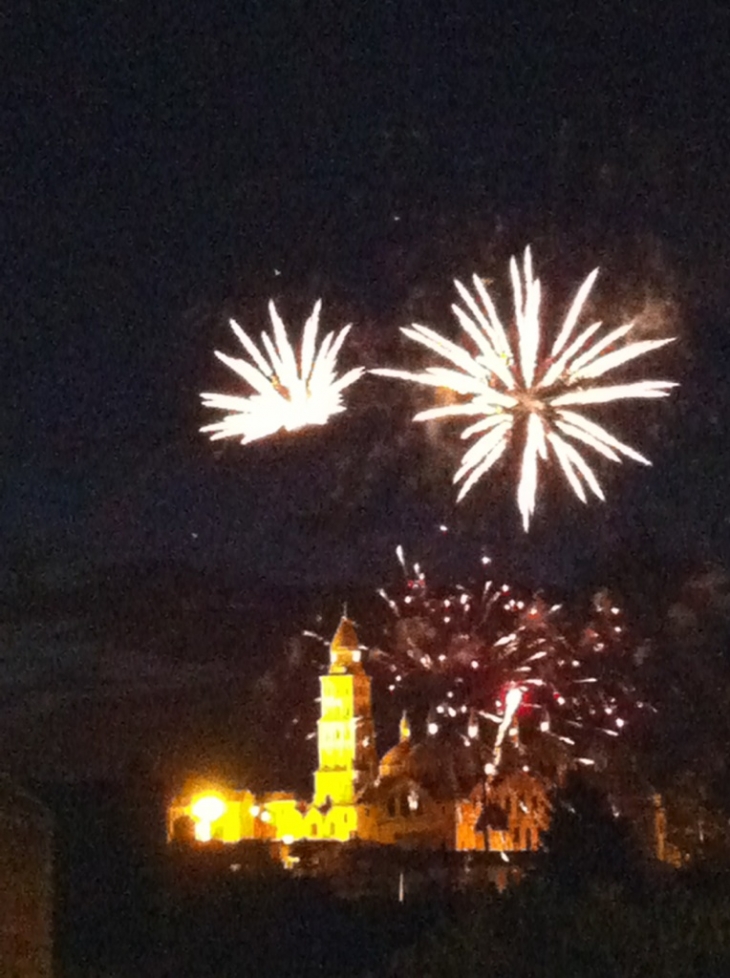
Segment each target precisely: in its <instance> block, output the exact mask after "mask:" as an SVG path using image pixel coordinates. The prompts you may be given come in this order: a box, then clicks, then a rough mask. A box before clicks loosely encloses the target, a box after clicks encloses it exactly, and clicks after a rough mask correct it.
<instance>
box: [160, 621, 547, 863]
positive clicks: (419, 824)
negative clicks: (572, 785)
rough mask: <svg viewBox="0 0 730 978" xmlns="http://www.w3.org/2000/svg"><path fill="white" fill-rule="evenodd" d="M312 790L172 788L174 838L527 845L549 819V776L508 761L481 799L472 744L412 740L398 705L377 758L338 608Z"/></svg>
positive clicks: (357, 658)
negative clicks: (396, 724)
mask: <svg viewBox="0 0 730 978" xmlns="http://www.w3.org/2000/svg"><path fill="white" fill-rule="evenodd" d="M320 686H321V711H320V717H319V721H318V725H317V744H318V764H317V769H316V771H315V772H314V794H313V797H312V799H311V800H305V799H301V798H299V797H297V796H296V795H294V794H289V793H286V792H269V793H266V794H254V793H253V792H252V791H249V790H247V789H243V790H237V791H230V790H223V789H216V790H214V789H210V790H207V789H206V790H202V791H197V792H195V793H191V794H186V795H183V796H180V797H178V798H176V799H175V800H174V801H173V803H172V805H171V806H170V808H169V810H168V839H169V840H170V841H171V842H181V843H184V842H198V843H205V842H209V841H217V842H220V843H236V842H241V841H243V840H260V841H268V842H281V843H284V844H286V845H289V844H292V843H294V842H298V841H301V840H309V841H313V842H324V841H330V842H349V841H353V840H360V841H362V842H368V843H374V844H380V845H398V846H403V847H408V848H423V849H439V850H446V851H485V850H486V851H498V852H503V853H507V852H523V851H532V850H535V849H537V848H538V847H539V845H540V836H541V833H542V832H544V831H545V830H546V829H547V828H548V825H549V821H550V805H549V801H548V787H549V786H548V785H547V784H546V783H544V782H543V780H542V779H541V778H539V777H537V776H536V775H533V774H528V773H526V772H524V771H522V770H515V771H512V772H510V773H508V774H505V775H504V776H502V777H501V778H500V779H499V780H497V781H495V782H494V784H493V785H492V787H491V790H490V792H489V799H488V804H485V802H484V776H483V767H482V764H481V762H480V761H479V755H478V750H476V749H475V748H473V749H472V750H471V751H470V750H468V749H467V748H464V749H463V750H454V747H453V745H450V746H448V745H447V746H443V745H439V744H438V743H437V741H436V740H435V739H434V738H429V742H428V743H424V744H414V742H413V740H412V737H411V729H410V724H409V722H408V719H407V717H405V716H404V717H403V719H402V720H401V724H400V737H399V741H398V743H397V744H395V746H393V747H392V748H391V749H390V750H389V751H388V752H387V753H386V754H385V755H384V756H383V757H382V758H381V759H380V761H378V756H377V751H376V745H375V728H374V723H373V712H372V702H371V681H370V677H369V676H368V674H367V673H366V671H365V668H364V666H363V663H362V656H361V650H360V646H359V642H358V638H357V634H356V632H355V628H354V626H353V624H352V622H351V621H349V620H348V619H347V618H343V619H342V620H341V622H340V625H339V627H338V629H337V632H336V634H335V636H334V638H333V639H332V643H331V645H330V664H329V670H328V672H327V673H326V674H325V675H323V676H322V677H321V678H320Z"/></svg>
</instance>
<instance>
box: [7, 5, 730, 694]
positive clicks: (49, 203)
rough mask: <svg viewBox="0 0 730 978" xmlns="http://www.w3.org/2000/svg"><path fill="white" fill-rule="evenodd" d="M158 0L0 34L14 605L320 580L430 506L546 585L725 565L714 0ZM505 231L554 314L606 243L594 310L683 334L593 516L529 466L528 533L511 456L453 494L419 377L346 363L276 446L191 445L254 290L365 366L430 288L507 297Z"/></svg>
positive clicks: (428, 538) (723, 41)
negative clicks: (533, 0) (218, 356)
mask: <svg viewBox="0 0 730 978" xmlns="http://www.w3.org/2000/svg"><path fill="white" fill-rule="evenodd" d="M153 6H154V10H153V9H151V6H150V5H148V4H141V3H140V4H134V3H128V2H119V3H116V4H108V5H99V4H92V3H88V4H84V3H79V2H74V3H65V4H64V3H56V4H52V5H50V6H48V8H47V9H46V10H45V11H44V12H43V16H42V17H41V16H40V12H39V11H38V10H34V11H33V10H31V9H30V8H29V7H27V8H26V10H25V12H21V13H19V14H17V16H15V17H12V16H10V15H8V14H6V15H4V18H3V24H2V35H3V48H4V52H5V53H4V63H5V67H6V72H5V74H6V81H5V83H4V85H3V88H4V94H3V98H2V117H1V119H0V125H1V131H2V133H3V135H4V140H3V149H4V152H3V154H2V156H3V162H2V168H1V177H2V186H3V212H4V221H3V225H4V247H3V254H4V260H3V264H2V268H1V269H0V283H1V289H2V295H3V297H4V303H3V306H4V322H5V329H4V333H3V336H4V342H3V349H2V354H1V355H0V373H1V377H0V381H1V384H2V392H3V396H2V398H1V399H0V405H1V408H2V414H1V415H0V421H1V422H2V424H1V425H0V451H1V453H2V473H3V481H2V496H1V497H0V543H1V544H2V546H3V550H4V552H5V554H6V555H7V559H6V561H5V562H4V563H5V566H4V568H3V570H2V572H1V573H2V577H3V579H2V580H0V584H2V589H3V590H4V593H5V605H6V607H7V608H10V609H12V613H11V614H10V617H11V618H12V617H13V615H15V617H16V618H17V617H18V616H20V617H22V615H23V613H24V609H27V607H28V603H27V600H26V597H27V595H26V594H25V592H24V590H23V588H24V586H25V584H27V583H28V581H32V582H33V583H34V586H35V587H36V588H41V589H45V590H51V591H52V590H54V589H56V590H59V591H63V592H64V593H67V592H68V591H69V589H71V588H72V587H73V586H75V584H76V583H77V582H85V585H84V586H88V582H89V581H92V582H93V581H94V580H95V579H101V578H102V577H104V576H105V575H106V576H107V578H109V575H111V578H113V580H115V581H119V580H124V573H125V568H126V569H128V575H129V579H133V578H135V577H136V576H137V575H139V574H140V573H141V572H140V568H142V567H145V566H147V567H149V566H152V565H154V566H159V565H164V566H166V567H169V566H180V565H185V566H187V567H193V568H197V569H198V570H200V571H205V572H206V573H207V574H209V575H210V576H211V579H216V580H219V581H223V580H225V582H226V583H227V585H230V586H231V587H234V588H235V586H237V585H238V586H241V587H242V586H243V585H242V584H241V582H243V581H247V582H252V581H253V582H255V581H256V579H260V580H266V581H268V582H270V584H272V585H274V584H275V585H286V586H290V587H297V586H299V587H312V586H317V585H319V584H322V583H324V584H326V585H327V586H328V587H329V588H330V589H334V590H336V589H337V588H338V587H339V588H340V589H341V591H342V596H343V598H345V597H347V593H346V592H347V589H348V587H352V586H363V587H372V586H373V584H374V583H376V582H379V581H381V580H382V578H383V575H384V574H386V573H388V571H389V570H390V568H391V567H392V565H393V563H394V561H393V551H394V548H395V546H396V544H397V543H399V542H401V541H405V542H406V543H407V544H408V546H409V549H410V550H411V552H413V554H414V556H418V555H420V554H423V553H429V552H430V551H431V550H432V549H433V547H434V537H435V533H434V530H435V527H436V526H438V524H439V523H441V522H442V521H443V522H446V523H448V524H449V525H450V526H451V527H453V534H452V538H451V539H453V540H454V541H455V546H454V549H453V553H454V554H455V557H454V560H455V561H456V563H457V564H458V563H459V562H460V561H462V560H464V561H465V560H466V554H467V552H468V551H469V550H470V548H471V549H472V550H473V549H478V548H479V547H480V546H482V545H483V546H485V547H486V549H487V550H488V551H489V552H490V553H492V554H494V555H495V556H497V557H498V558H499V559H500V560H501V561H502V566H503V567H504V570H505V574H506V575H509V574H518V575H519V576H521V577H522V578H523V579H525V580H527V581H528V582H530V583H536V584H541V585H546V586H551V585H554V586H559V587H566V586H582V585H589V584H593V583H596V582H598V581H600V580H602V579H603V578H604V577H606V576H614V577H617V578H619V579H620V580H621V581H622V582H623V583H624V584H625V582H626V581H638V580H641V579H642V578H643V577H644V576H645V575H646V574H654V575H656V574H658V573H660V572H661V571H665V572H666V573H667V575H669V573H670V571H669V570H667V568H669V569H671V568H673V567H674V566H677V567H683V568H684V567H691V566H692V565H694V564H697V563H702V562H705V561H708V560H719V561H726V560H727V550H728V547H729V546H730V522H729V521H730V512H729V510H728V506H727V501H726V488H725V487H726V485H727V483H728V476H730V455H728V453H726V452H725V445H726V443H727V440H728V434H729V432H728V420H727V419H728V406H729V405H728V400H729V393H730V392H729V391H728V386H727V382H726V371H727V368H728V320H729V315H728V309H730V288H729V279H728V275H727V268H728V260H729V259H730V231H729V230H728V228H729V227H730V184H729V183H728V181H727V178H726V169H727V167H726V160H727V151H728V148H729V147H728V145H727V143H728V135H727V134H728V132H729V131H730V127H729V125H728V123H730V87H729V85H730V70H729V69H728V59H727V50H728V47H727V44H728V39H729V38H728V27H729V25H730V18H729V17H728V15H727V13H726V12H725V10H724V6H723V5H722V4H719V3H717V4H713V3H704V4H696V5H693V6H692V7H691V9H690V8H687V9H686V10H685V9H684V8H685V5H680V4H676V5H674V7H676V10H675V9H673V8H672V6H669V7H667V5H658V4H657V5H646V4H609V3H595V4H591V5H590V6H589V7H588V6H586V7H585V8H584V9H586V11H588V10H589V11H590V12H587V13H586V14H585V15H580V16H579V15H578V14H576V13H575V12H572V11H571V8H570V5H567V4H563V5H560V6H559V7H558V6H557V5H555V6H553V5H549V4H543V5H531V4H527V3H516V4H514V3H513V4H492V5H488V4H484V3H480V4H476V3H466V2H465V3H451V4H448V5H428V6H427V7H426V6H424V5H423V4H415V3H413V4H411V3H403V4H397V3H387V4H367V5H361V4H351V5H349V7H348V8H347V9H352V10H353V11H354V10H356V9H358V8H361V7H362V8H364V9H363V10H361V11H360V12H358V13H354V12H353V13H347V12H343V9H342V7H343V5H342V4H335V3H322V4H313V5H307V8H308V14H307V16H306V17H305V16H303V14H302V12H301V10H300V8H299V6H298V5H295V4H292V5H290V6H287V5H284V4H278V3H273V2H260V3H259V2H248V3H244V4H238V5H235V6H234V5H230V6H229V5H220V6H217V5H204V4H200V5H199V7H198V8H196V7H195V6H192V5H191V6H189V7H188V6H186V5H185V4H182V5H180V4H172V3H170V4H157V5H153ZM304 6H305V5H301V7H302V9H303V8H304ZM345 6H346V7H347V5H345ZM652 6H655V12H654V13H652V12H651V7H652ZM551 11H552V12H551ZM617 11H620V12H618V13H617ZM529 241H533V242H534V243H535V249H536V251H535V253H536V259H537V262H538V270H539V271H540V272H541V273H542V277H543V279H544V281H545V282H548V281H549V282H550V283H551V286H552V287H553V288H554V289H555V303H556V305H558V306H559V303H560V302H565V301H566V300H567V299H568V298H569V296H570V293H571V290H572V289H574V288H575V286H577V284H578V282H579V281H580V280H581V277H582V276H584V275H585V274H586V273H587V272H588V271H589V270H590V268H592V267H593V266H594V265H595V264H597V263H600V264H601V266H602V269H603V273H602V276H601V278H600V279H599V284H598V288H597V294H598V296H599V298H600V297H602V298H603V301H604V303H605V304H608V303H609V302H611V301H615V302H616V303H617V308H620V309H621V311H622V312H623V311H624V310H628V311H629V312H634V313H635V312H637V311H644V312H646V311H647V310H649V309H650V310H653V315H654V316H655V317H658V320H659V321H662V322H664V321H666V324H667V326H668V328H671V329H674V330H676V331H677V335H678V336H679V343H678V344H677V345H676V346H675V347H674V348H672V349H671V350H670V351H669V352H668V353H667V355H666V356H664V355H660V356H659V357H658V358H657V359H656V360H655V361H654V363H655V364H656V366H655V367H654V369H653V371H652V373H653V374H654V375H655V376H663V375H669V376H672V377H674V378H675V379H677V380H679V381H680V382H681V385H682V386H681V388H680V389H679V391H678V393H677V394H676V395H675V396H674V397H672V399H671V400H670V401H669V402H663V403H662V404H661V405H660V406H659V408H658V409H657V410H654V408H653V407H652V408H651V409H650V410H644V408H643V407H642V406H641V405H640V406H639V408H638V409H637V408H635V407H633V406H631V405H628V406H626V407H625V408H623V409H622V411H621V413H618V414H617V415H616V423H617V424H618V425H619V429H620V430H621V431H622V432H623V434H624V435H625V436H626V439H627V440H628V441H630V442H632V443H635V444H637V446H638V447H640V448H641V449H642V450H645V451H646V452H647V454H649V455H650V456H651V457H652V459H653V460H654V462H655V465H654V468H653V469H652V470H650V471H646V470H643V469H641V468H640V467H638V466H635V467H632V466H630V465H627V466H624V467H623V468H622V470H621V471H620V472H619V473H615V472H607V473H605V475H606V479H605V483H606V486H607V491H608V501H607V503H606V504H605V505H604V506H598V505H596V506H591V507H590V508H589V509H586V510H585V511H584V510H583V508H582V507H581V505H580V503H578V502H577V501H576V500H574V499H573V498H572V497H570V496H569V495H568V493H567V490H564V489H563V488H562V487H560V488H559V489H557V488H556V489H555V491H551V490H550V485H549V484H548V491H547V492H546V493H545V498H544V500H543V505H542V507H541V508H540V510H538V518H537V520H536V526H535V531H534V532H533V533H531V534H530V536H529V538H525V537H524V535H523V534H522V532H521V529H520V526H519V521H518V517H517V514H516V511H515V507H514V502H513V488H512V481H509V480H510V478H511V477H510V475H509V473H506V475H505V476H504V477H503V478H502V479H500V478H499V477H498V476H495V477H494V478H493V479H491V480H490V481H489V482H485V483H484V484H483V485H482V486H481V487H480V488H479V489H478V490H477V492H475V493H474V498H473V499H472V500H471V501H470V503H469V504H468V505H465V506H464V508H463V509H462V510H460V511H459V512H458V513H456V512H455V510H454V507H453V505H452V495H451V492H450V489H449V471H450V469H451V463H452V462H453V460H454V455H453V448H452V447H450V445H451V442H450V439H449V438H448V436H447V433H442V434H440V435H438V436H437V437H436V438H434V439H431V438H429V437H428V436H426V435H425V434H424V433H423V432H422V431H420V430H415V429H414V428H413V427H412V426H411V425H410V424H409V418H410V415H411V413H412V410H413V402H412V401H411V398H412V397H413V393H412V392H405V391H402V390H395V389H393V388H391V387H386V386H385V382H384V381H378V380H375V379H372V380H371V379H369V380H367V381H364V382H362V384H361V385H358V388H356V389H354V390H353V392H352V396H351V398H350V403H351V409H350V411H349V412H348V413H347V414H345V415H343V416H341V417H340V418H339V419H337V421H336V422H334V423H333V424H332V425H331V426H329V427H328V428H326V429H323V430H321V431H313V432H309V433H307V434H306V435H304V436H303V437H301V438H297V439H289V440H287V439H275V440H274V441H272V442H271V443H269V444H262V445H260V446H254V447H251V448H249V449H242V448H240V447H239V446H236V445H235V444H231V445H227V446H224V447H222V448H221V447H218V448H213V447H212V446H211V445H210V444H209V443H208V442H207V441H206V440H205V439H204V438H203V436H201V435H199V434H198V432H197V429H198V427H199V425H200V423H201V422H202V421H203V414H202V411H201V409H200V407H199V401H198V392H199V391H200V390H203V389H211V387H212V388H213V389H215V386H216V385H220V384H221V383H223V382H224V381H227V378H226V376H225V372H224V371H223V370H222V368H219V367H218V366H217V365H216V363H215V361H214V358H213V349H214V348H224V349H229V350H231V351H233V349H234V343H233V339H232V337H230V336H229V334H228V330H227V327H226V325H225V323H226V319H227V317H228V315H230V314H233V313H235V314H236V315H237V317H238V318H239V319H240V320H241V321H242V322H244V323H248V324H249V325H250V324H253V323H261V325H264V315H265V302H266V300H267V299H268V298H269V297H270V296H274V297H276V298H277V299H278V300H279V302H280V307H281V309H282V311H283V312H284V316H285V319H286V320H287V321H290V322H292V324H296V323H297V322H300V321H301V320H302V318H303V316H304V314H305V313H306V312H308V308H309V307H310V306H311V304H312V303H313V301H314V299H316V298H317V297H318V296H319V295H322V296H323V297H324V299H325V316H326V314H327V310H328V308H329V309H331V310H332V317H333V319H332V320H331V321H329V325H331V326H333V325H337V323H338V321H341V320H343V319H344V320H347V321H349V320H353V321H354V322H355V327H354V330H353V334H352V341H351V343H350V344H349V347H348V349H349V351H350V356H352V357H353V358H359V359H360V360H361V362H364V363H365V364H366V365H368V366H375V365H378V364H381V363H382V362H383V361H384V360H386V359H389V358H390V357H391V355H393V354H395V356H396V357H398V356H400V355H401V346H400V344H399V342H398V341H397V340H396V339H395V337H396V336H397V327H398V326H400V325H403V324H405V323H407V322H408V321H409V319H410V318H411V317H412V316H414V315H418V316H419V317H421V318H424V319H427V321H428V317H429V314H430V313H431V312H433V310H440V309H442V308H444V309H445V308H447V305H448V302H450V301H452V296H451V279H452V278H453V277H454V275H455V274H459V275H462V276H463V275H469V274H471V272H472V271H474V270H476V265H477V263H479V271H480V272H481V273H482V274H493V275H494V277H495V279H496V280H497V282H498V283H500V284H501V283H502V282H503V281H504V279H505V272H506V259H507V257H508V256H509V254H510V253H512V251H513V250H516V249H521V248H522V247H523V246H524V244H526V243H528V242H529ZM480 259H481V261H480ZM610 315H611V311H610V310H608V311H607V318H610ZM445 321H448V320H445ZM602 471H603V470H602ZM505 479H507V480H508V481H507V482H506V483H505ZM548 483H550V479H548ZM556 485H557V484H556ZM115 575H116V576H115ZM111 578H109V579H111ZM143 579H144V580H147V578H144V576H143ZM170 579H171V580H173V581H174V580H175V577H174V575H173V577H172V578H170ZM125 586H131V585H129V581H128V583H127V585H125ZM171 587H172V588H173V589H174V585H171ZM85 593H86V592H85ZM90 593H95V592H93V589H92V592H90ZM89 600H91V599H89ZM28 615H29V619H30V620H31V621H32V619H33V612H32V609H31V611H29V612H28ZM97 640H98V641H99V642H101V643H102V644H103V641H104V638H103V636H102V638H99V637H98V629H97ZM90 641H91V640H90ZM92 644H93V642H92ZM25 654H28V649H26V652H25ZM13 661H14V660H13V656H12V654H10V653H8V654H7V655H6V665H7V672H8V677H12V676H14V675H16V674H17V669H16V667H15V666H14V664H13ZM8 681H10V679H8Z"/></svg>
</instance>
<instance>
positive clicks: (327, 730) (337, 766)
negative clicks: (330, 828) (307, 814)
mask: <svg viewBox="0 0 730 978" xmlns="http://www.w3.org/2000/svg"><path fill="white" fill-rule="evenodd" d="M319 682H320V687H321V714H320V718H319V721H318V724H317V743H318V747H319V766H318V768H317V770H316V771H315V774H314V804H315V805H324V804H326V803H327V801H328V799H329V801H330V802H331V803H332V804H334V805H351V804H354V802H355V801H356V800H357V798H358V796H359V795H360V793H361V792H362V790H363V789H364V788H366V787H367V786H368V785H369V784H371V783H372V782H373V781H374V780H375V777H376V775H377V772H378V757H377V753H376V750H375V728H374V726H373V714H372V703H371V697H370V677H369V676H368V675H367V673H366V672H365V670H364V669H363V666H362V661H361V652H360V644H359V642H358V639H357V633H356V632H355V627H354V625H353V623H352V622H351V621H350V620H349V619H348V618H344V617H343V618H342V619H341V621H340V624H339V627H338V629H337V632H336V633H335V637H334V638H333V639H332V643H331V645H330V667H329V671H328V672H327V674H326V675H324V676H322V677H321V678H320V680H319Z"/></svg>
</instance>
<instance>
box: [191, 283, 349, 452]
mask: <svg viewBox="0 0 730 978" xmlns="http://www.w3.org/2000/svg"><path fill="white" fill-rule="evenodd" d="M321 308H322V302H321V300H320V301H318V302H316V303H315V306H314V309H313V310H312V314H311V315H310V317H309V319H308V320H307V322H306V323H305V325H304V332H303V334H302V342H301V347H300V350H299V357H298V360H297V355H296V353H295V351H294V348H293V347H292V344H291V343H290V341H289V339H288V337H287V334H286V328H285V327H284V324H283V322H282V321H281V318H280V316H279V314H278V312H277V311H276V306H275V305H274V303H273V302H270V303H269V315H270V317H271V324H272V326H273V337H271V336H269V335H268V334H267V333H263V332H262V334H261V343H262V347H263V352H262V351H261V350H260V349H259V348H258V347H257V346H256V344H255V343H254V342H253V341H252V340H251V338H250V337H249V336H247V334H246V333H245V332H244V331H243V330H242V329H241V327H240V326H239V325H238V323H237V322H235V321H234V320H233V319H232V320H231V321H230V322H231V329H232V330H233V332H234V333H235V334H236V336H237V337H238V339H239V340H240V342H241V345H242V346H243V348H244V350H245V351H246V353H247V354H248V356H249V357H250V361H251V362H249V360H239V359H236V358H235V357H230V356H227V355H226V354H225V353H219V352H218V351H216V356H217V357H218V359H219V360H222V361H223V363H225V364H226V365H227V366H229V367H230V368H231V370H234V371H235V372H236V373H237V374H238V375H239V376H240V377H242V378H243V380H245V381H246V383H247V384H249V385H250V386H251V388H253V393H251V394H249V395H248V396H245V397H241V396H234V395H231V394H201V398H202V400H203V404H204V405H205V406H206V407H211V408H216V409H217V410H221V411H226V412H228V413H227V414H226V415H225V417H223V418H222V419H221V420H220V421H216V422H215V423H214V424H209V425H206V426H205V427H203V428H201V429H200V430H201V431H204V432H209V433H210V437H211V439H214V440H215V439H218V438H238V437H240V438H241V444H243V445H245V444H247V443H248V442H252V441H257V440H258V439H260V438H266V437H268V436H269V435H273V434H274V433H275V432H277V431H279V430H281V429H284V430H285V431H295V430H297V429H298V428H305V427H307V426H308V425H323V424H326V422H327V421H328V420H329V419H330V418H331V417H332V415H333V414H338V413H339V412H340V411H344V410H345V407H344V405H343V403H342V392H343V391H344V390H345V388H346V387H349V386H350V385H351V384H354V383H355V381H356V380H359V378H360V377H361V376H362V374H363V373H364V368H363V367H355V368H354V369H352V370H348V371H347V373H345V374H343V375H342V376H341V377H337V374H336V369H337V357H338V355H339V352H340V349H341V347H342V344H343V343H344V341H345V337H346V336H347V334H348V332H349V331H350V327H349V326H345V327H344V328H343V329H341V330H340V331H339V332H337V333H335V332H334V331H332V332H330V333H327V335H326V336H325V338H324V339H323V340H322V343H321V345H320V347H319V349H317V332H318V330H319V314H320V311H321Z"/></svg>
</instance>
